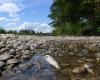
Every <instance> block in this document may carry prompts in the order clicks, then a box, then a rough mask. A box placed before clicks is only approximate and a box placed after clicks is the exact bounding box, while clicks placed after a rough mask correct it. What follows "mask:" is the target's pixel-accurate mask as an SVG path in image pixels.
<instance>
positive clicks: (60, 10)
mask: <svg viewBox="0 0 100 80" xmlns="http://www.w3.org/2000/svg"><path fill="white" fill-rule="evenodd" d="M50 10H51V11H50V14H49V15H48V17H49V18H51V19H52V22H51V23H50V24H51V25H52V26H53V27H55V29H54V31H53V34H54V35H66V34H67V35H100V0H53V3H52V5H51V7H50Z"/></svg>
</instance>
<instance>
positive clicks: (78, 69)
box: [72, 66, 87, 74]
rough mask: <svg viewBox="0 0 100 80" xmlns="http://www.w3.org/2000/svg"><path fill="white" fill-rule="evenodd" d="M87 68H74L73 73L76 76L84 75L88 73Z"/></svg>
mask: <svg viewBox="0 0 100 80" xmlns="http://www.w3.org/2000/svg"><path fill="white" fill-rule="evenodd" d="M86 70H87V69H86V68H85V67H83V66H82V67H76V68H74V69H73V70H72V72H73V73H74V74H82V73H84V72H86Z"/></svg>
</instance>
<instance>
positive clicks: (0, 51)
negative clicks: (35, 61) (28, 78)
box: [0, 34, 100, 80]
mask: <svg viewBox="0 0 100 80" xmlns="http://www.w3.org/2000/svg"><path fill="white" fill-rule="evenodd" d="M37 53H40V54H43V55H46V54H49V55H51V56H53V57H54V58H55V59H56V60H57V62H58V63H59V65H60V66H61V70H60V73H59V76H60V78H59V79H60V80H77V79H79V80H100V76H99V75H100V72H99V71H100V68H99V67H100V61H99V58H100V37H94V36H92V37H70V36H69V37H68V36H63V37H61V36H59V37H53V36H32V35H31V36H29V35H12V34H8V35H7V34H1V35H0V74H1V77H2V76H3V75H6V73H5V72H6V71H7V70H15V69H16V67H17V66H18V65H21V63H24V62H25V61H29V60H30V59H31V58H32V57H33V56H34V55H35V54H37ZM85 64H86V65H87V66H89V68H90V70H92V72H89V71H88V70H87V68H85V67H84V65H85Z"/></svg>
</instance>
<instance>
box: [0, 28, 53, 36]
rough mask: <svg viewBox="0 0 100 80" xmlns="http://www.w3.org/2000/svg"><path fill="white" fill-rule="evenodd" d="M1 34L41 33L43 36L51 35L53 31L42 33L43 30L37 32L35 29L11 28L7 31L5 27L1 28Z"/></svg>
mask: <svg viewBox="0 0 100 80" xmlns="http://www.w3.org/2000/svg"><path fill="white" fill-rule="evenodd" d="M0 34H18V35H41V36H51V35H52V33H42V32H35V31H34V30H19V31H17V30H9V31H6V30H5V29H3V28H0Z"/></svg>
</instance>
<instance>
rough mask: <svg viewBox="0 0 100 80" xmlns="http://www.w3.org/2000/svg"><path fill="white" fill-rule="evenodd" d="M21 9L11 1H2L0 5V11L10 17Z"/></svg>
mask: <svg viewBox="0 0 100 80" xmlns="http://www.w3.org/2000/svg"><path fill="white" fill-rule="evenodd" d="M20 11H21V8H20V7H19V6H18V5H17V4H15V3H12V2H8V3H2V4H1V5H0V12H6V13H8V14H9V16H10V17H15V16H17V13H18V12H20Z"/></svg>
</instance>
